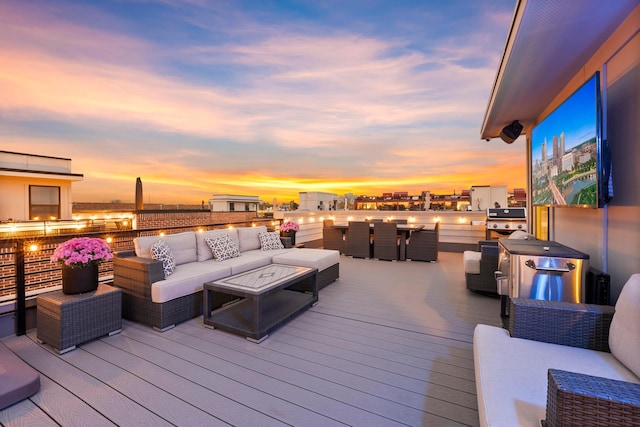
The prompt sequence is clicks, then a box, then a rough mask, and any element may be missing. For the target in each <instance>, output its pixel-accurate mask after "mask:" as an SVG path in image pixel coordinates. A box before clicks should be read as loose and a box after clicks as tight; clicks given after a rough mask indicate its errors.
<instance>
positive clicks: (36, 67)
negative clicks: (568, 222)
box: [0, 0, 526, 204]
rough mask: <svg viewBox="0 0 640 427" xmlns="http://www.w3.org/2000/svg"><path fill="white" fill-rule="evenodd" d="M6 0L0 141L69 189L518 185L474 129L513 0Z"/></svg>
mask: <svg viewBox="0 0 640 427" xmlns="http://www.w3.org/2000/svg"><path fill="white" fill-rule="evenodd" d="M444 3H446V4H441V2H424V3H422V4H414V3H412V2H391V1H382V0H381V1H376V2H364V1H354V2H349V3H347V4H343V3H340V2H324V3H322V4H316V3H315V2H283V1H274V2H269V3H263V2H257V3H256V2H249V1H224V2H207V1H195V0H184V1H181V0H174V1H157V2H155V1H146V2H138V1H131V2H128V1H114V2H112V1H103V2H91V1H57V2H55V4H51V3H50V2H46V1H40V0H36V1H30V2H18V1H11V0H10V1H5V2H2V3H1V4H0V22H2V25H0V64H1V65H2V66H1V67H0V90H1V91H2V93H3V96H2V98H1V99H0V137H1V138H2V144H1V146H2V149H3V150H7V151H15V152H24V153H28V154H38V155H48V156H55V157H64V158H71V159H72V170H73V172H74V173H82V174H84V180H83V181H80V182H76V183H74V184H73V198H74V201H78V202H85V201H86V202H90V201H109V200H122V201H125V202H128V201H133V199H134V196H135V179H136V177H141V179H142V181H143V182H144V185H145V202H146V201H147V200H149V201H150V202H151V203H192V204H197V203H199V202H200V200H203V199H204V200H208V198H210V197H211V195H212V194H214V193H228V194H251V195H258V196H260V197H261V199H263V200H265V201H268V202H271V200H272V199H273V198H274V197H275V198H277V199H278V200H279V201H280V202H283V201H289V200H296V199H297V198H298V193H299V192H301V191H307V192H312V191H321V192H328V193H336V194H339V195H341V194H345V193H353V194H355V195H359V194H369V195H371V194H374V195H375V194H382V193H385V192H394V191H408V192H409V193H411V194H416V193H420V192H421V191H425V190H428V191H432V192H453V191H454V190H461V189H466V188H470V187H471V186H474V185H507V186H508V187H509V188H517V187H523V188H525V187H526V184H525V183H526V163H525V162H526V153H525V147H524V141H523V138H522V139H521V140H518V141H516V142H515V143H514V144H511V145H506V144H503V143H502V142H500V141H499V140H494V141H489V142H486V141H483V140H481V139H480V135H479V133H480V126H481V122H482V117H483V114H484V111H485V109H486V103H487V101H488V96H489V93H490V90H491V87H492V85H493V82H494V79H495V69H496V68H497V64H498V63H499V61H500V52H502V50H503V48H504V43H505V40H506V35H507V34H506V33H507V31H508V28H509V24H510V22H511V19H512V14H513V8H514V3H513V1H507V0H501V1H478V2H471V3H470V2H465V1H452V2H444Z"/></svg>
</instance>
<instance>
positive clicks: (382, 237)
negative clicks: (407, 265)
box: [373, 222, 399, 261]
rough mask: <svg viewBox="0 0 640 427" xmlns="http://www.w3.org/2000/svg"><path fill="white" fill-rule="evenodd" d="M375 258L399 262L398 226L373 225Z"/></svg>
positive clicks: (384, 223)
mask: <svg viewBox="0 0 640 427" xmlns="http://www.w3.org/2000/svg"><path fill="white" fill-rule="evenodd" d="M373 257H374V258H378V259H382V260H389V261H397V260H398V258H399V246H398V225H397V224H395V223H393V222H375V223H373Z"/></svg>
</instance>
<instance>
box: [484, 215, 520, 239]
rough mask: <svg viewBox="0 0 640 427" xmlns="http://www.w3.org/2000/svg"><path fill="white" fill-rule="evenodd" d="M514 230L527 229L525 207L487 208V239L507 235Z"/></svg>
mask: <svg viewBox="0 0 640 427" xmlns="http://www.w3.org/2000/svg"><path fill="white" fill-rule="evenodd" d="M516 230H522V231H528V228H527V209H526V208H489V209H487V236H486V237H487V239H491V238H493V237H504V236H508V235H509V234H511V233H513V232H514V231H516ZM496 234H497V236H495V235H496Z"/></svg>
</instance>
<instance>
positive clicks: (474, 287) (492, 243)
mask: <svg viewBox="0 0 640 427" xmlns="http://www.w3.org/2000/svg"><path fill="white" fill-rule="evenodd" d="M498 253H499V250H498V241H497V240H480V241H479V242H478V250H477V251H465V252H464V254H463V257H464V263H465V273H464V276H465V280H466V282H467V289H469V290H471V291H480V292H487V293H491V294H497V292H498V287H497V284H496V277H495V274H494V273H495V271H496V270H497V269H498ZM478 256H479V258H480V269H479V271H477V270H472V271H469V270H470V268H469V260H471V259H475V260H476V261H477V257H478Z"/></svg>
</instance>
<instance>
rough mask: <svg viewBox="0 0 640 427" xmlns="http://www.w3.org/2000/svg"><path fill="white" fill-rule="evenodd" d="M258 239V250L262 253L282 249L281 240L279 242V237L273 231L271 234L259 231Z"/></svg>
mask: <svg viewBox="0 0 640 427" xmlns="http://www.w3.org/2000/svg"><path fill="white" fill-rule="evenodd" d="M258 237H259V238H260V249H262V250H263V251H271V250H274V249H284V245H283V244H282V240H280V236H279V235H278V233H276V232H275V231H273V232H271V233H269V232H266V231H261V232H260V233H258Z"/></svg>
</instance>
